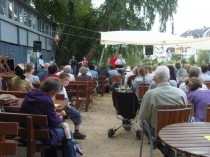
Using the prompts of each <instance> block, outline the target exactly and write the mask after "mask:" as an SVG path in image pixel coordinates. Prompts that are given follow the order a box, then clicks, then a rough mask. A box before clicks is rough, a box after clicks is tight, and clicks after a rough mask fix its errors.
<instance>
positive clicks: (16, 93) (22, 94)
mask: <svg viewBox="0 0 210 157" xmlns="http://www.w3.org/2000/svg"><path fill="white" fill-rule="evenodd" d="M0 94H12V95H14V96H16V97H17V98H25V96H26V93H25V92H20V91H0Z"/></svg>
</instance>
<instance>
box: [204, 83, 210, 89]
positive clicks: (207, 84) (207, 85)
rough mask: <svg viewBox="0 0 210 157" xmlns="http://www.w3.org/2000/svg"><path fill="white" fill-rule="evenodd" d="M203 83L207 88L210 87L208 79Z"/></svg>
mask: <svg viewBox="0 0 210 157" xmlns="http://www.w3.org/2000/svg"><path fill="white" fill-rule="evenodd" d="M205 85H206V87H207V88H208V89H210V81H205Z"/></svg>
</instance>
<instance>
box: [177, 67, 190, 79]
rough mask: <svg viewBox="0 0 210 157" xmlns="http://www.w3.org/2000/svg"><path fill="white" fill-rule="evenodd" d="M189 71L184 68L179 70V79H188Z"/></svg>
mask: <svg viewBox="0 0 210 157" xmlns="http://www.w3.org/2000/svg"><path fill="white" fill-rule="evenodd" d="M187 75H188V74H187V70H186V69H184V68H181V69H180V70H179V77H182V78H185V77H187Z"/></svg>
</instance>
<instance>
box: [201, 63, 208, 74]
mask: <svg viewBox="0 0 210 157" xmlns="http://www.w3.org/2000/svg"><path fill="white" fill-rule="evenodd" d="M208 69H209V68H208V65H201V71H202V73H207V72H208Z"/></svg>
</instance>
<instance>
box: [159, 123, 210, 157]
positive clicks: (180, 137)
mask: <svg viewBox="0 0 210 157" xmlns="http://www.w3.org/2000/svg"><path fill="white" fill-rule="evenodd" d="M159 136H160V138H161V140H162V141H163V142H164V143H166V144H168V145H170V146H171V147H172V148H175V149H177V150H179V151H181V152H185V153H187V154H191V155H196V156H202V157H203V156H210V138H209V140H208V139H207V138H205V137H204V136H210V123H207V122H193V123H190V122H189V123H177V124H172V125H168V126H166V127H164V128H163V129H161V130H160V132H159Z"/></svg>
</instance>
